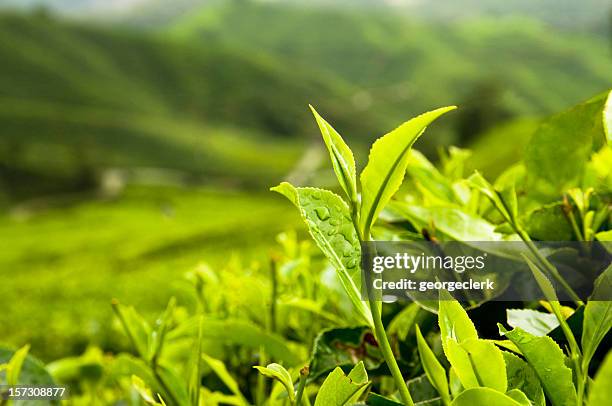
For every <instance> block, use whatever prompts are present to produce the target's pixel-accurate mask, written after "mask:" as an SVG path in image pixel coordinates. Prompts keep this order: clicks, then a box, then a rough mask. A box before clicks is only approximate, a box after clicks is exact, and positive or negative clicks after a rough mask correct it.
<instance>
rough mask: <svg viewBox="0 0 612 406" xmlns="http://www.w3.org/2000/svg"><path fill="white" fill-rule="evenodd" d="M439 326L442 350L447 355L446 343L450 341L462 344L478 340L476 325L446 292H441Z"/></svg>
mask: <svg viewBox="0 0 612 406" xmlns="http://www.w3.org/2000/svg"><path fill="white" fill-rule="evenodd" d="M438 324H439V325H440V338H441V340H442V348H443V349H444V352H445V353H446V341H447V340H448V339H453V340H455V341H457V342H458V343H462V342H463V341H465V340H469V339H471V338H473V339H477V338H478V333H477V332H476V327H474V323H472V320H470V318H469V316H468V314H467V312H466V311H465V310H464V309H463V307H462V306H461V304H460V303H459V302H457V301H456V300H454V299H453V298H452V296H451V295H450V294H449V293H448V292H446V291H440V304H439V310H438ZM447 356H448V354H447Z"/></svg>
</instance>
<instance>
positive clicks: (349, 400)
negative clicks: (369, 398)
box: [315, 362, 369, 406]
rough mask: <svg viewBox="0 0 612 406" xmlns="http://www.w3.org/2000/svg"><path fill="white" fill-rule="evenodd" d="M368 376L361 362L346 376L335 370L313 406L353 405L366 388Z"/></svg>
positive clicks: (328, 377)
mask: <svg viewBox="0 0 612 406" xmlns="http://www.w3.org/2000/svg"><path fill="white" fill-rule="evenodd" d="M368 383H369V382H368V374H367V372H366V370H365V367H364V365H363V362H360V363H358V364H357V365H356V366H355V367H354V368H353V369H352V370H351V372H350V373H349V374H348V375H345V374H344V372H343V371H342V369H340V368H336V369H334V370H333V371H332V373H330V374H329V375H328V376H327V378H325V381H324V382H323V384H322V385H321V388H320V389H319V393H318V394H317V398H316V400H315V406H344V405H351V404H354V403H355V402H356V401H357V400H358V399H359V398H360V397H361V395H362V394H363V393H364V392H365V390H366V389H367V388H368Z"/></svg>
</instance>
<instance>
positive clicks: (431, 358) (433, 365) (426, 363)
mask: <svg viewBox="0 0 612 406" xmlns="http://www.w3.org/2000/svg"><path fill="white" fill-rule="evenodd" d="M416 336H417V347H418V350H419V357H420V359H421V364H422V365H423V369H424V370H425V374H427V378H428V379H429V382H431V384H432V385H433V386H434V387H435V388H436V390H437V391H438V393H439V394H440V397H441V398H443V399H444V402H445V403H450V396H449V392H448V379H447V377H446V370H445V369H444V367H443V366H442V365H441V364H440V361H438V359H437V358H436V356H435V354H434V353H433V351H432V350H431V348H429V345H427V342H426V341H425V338H423V335H422V334H421V330H420V329H419V326H418V325H417V326H416Z"/></svg>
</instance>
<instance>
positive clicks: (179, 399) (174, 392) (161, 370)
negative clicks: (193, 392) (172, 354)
mask: <svg viewBox="0 0 612 406" xmlns="http://www.w3.org/2000/svg"><path fill="white" fill-rule="evenodd" d="M155 372H156V375H157V377H158V379H159V380H160V381H161V382H162V383H163V388H164V389H167V391H168V393H169V394H170V395H171V396H172V399H174V402H172V403H173V404H177V405H181V406H182V405H186V406H187V405H189V391H188V389H187V385H186V384H185V382H184V380H183V378H182V377H181V376H179V375H178V372H177V371H175V370H174V369H173V368H170V367H169V366H166V365H163V364H159V365H157V367H156V368H155ZM169 403H170V402H169Z"/></svg>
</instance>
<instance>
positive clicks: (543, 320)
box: [506, 309, 559, 337]
mask: <svg viewBox="0 0 612 406" xmlns="http://www.w3.org/2000/svg"><path fill="white" fill-rule="evenodd" d="M506 317H507V321H508V324H509V325H510V326H512V327H520V328H522V329H523V330H525V331H526V332H528V333H530V334H533V335H534V336H538V337H541V336H545V335H546V334H548V333H550V332H551V331H552V330H554V329H555V328H556V327H557V326H558V325H559V320H557V317H556V316H555V315H554V314H550V313H544V312H539V311H537V310H531V309H508V310H506Z"/></svg>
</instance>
